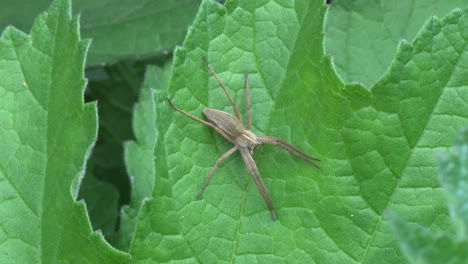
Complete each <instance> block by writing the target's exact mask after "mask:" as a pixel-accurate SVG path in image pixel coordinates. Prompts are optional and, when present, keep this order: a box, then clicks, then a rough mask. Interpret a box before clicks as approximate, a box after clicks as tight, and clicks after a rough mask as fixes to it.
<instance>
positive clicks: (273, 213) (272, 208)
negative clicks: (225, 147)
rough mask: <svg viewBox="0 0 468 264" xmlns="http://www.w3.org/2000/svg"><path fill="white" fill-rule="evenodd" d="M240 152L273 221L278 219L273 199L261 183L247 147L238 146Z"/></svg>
mask: <svg viewBox="0 0 468 264" xmlns="http://www.w3.org/2000/svg"><path fill="white" fill-rule="evenodd" d="M239 151H240V153H241V156H242V159H243V160H244V163H245V165H246V166H247V168H248V169H249V172H250V175H251V176H252V179H253V181H254V182H255V184H256V185H257V188H258V190H259V191H260V194H261V195H262V197H263V199H264V200H265V202H266V204H267V206H268V208H269V209H270V212H271V218H272V219H273V221H275V220H277V219H278V214H277V213H276V209H275V206H274V205H273V201H272V200H271V197H270V194H269V193H268V189H267V188H266V186H265V184H264V183H263V180H262V177H261V176H260V173H259V172H258V169H257V164H255V161H254V160H253V158H252V155H251V154H250V151H249V149H247V148H239Z"/></svg>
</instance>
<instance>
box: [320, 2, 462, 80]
mask: <svg viewBox="0 0 468 264" xmlns="http://www.w3.org/2000/svg"><path fill="white" fill-rule="evenodd" d="M465 5H466V1H464V0H452V1H427V0H393V1H386V0H377V1H367V0H354V1H349V0H333V3H332V4H331V6H330V11H329V12H328V14H327V22H326V29H325V31H326V32H327V34H326V38H325V48H326V51H327V53H328V54H331V55H332V56H333V62H334V64H335V67H336V70H337V72H338V74H339V75H340V77H341V78H343V80H344V81H345V82H361V83H362V84H364V85H365V86H366V87H368V88H370V87H372V86H373V85H374V84H375V83H376V82H377V81H378V80H379V79H380V78H381V77H382V75H383V74H384V73H385V71H387V70H388V66H389V65H390V64H391V62H392V60H393V59H394V56H395V50H396V48H397V46H398V43H399V42H400V40H401V39H406V40H408V41H412V40H413V39H414V37H415V36H416V34H417V33H418V31H419V30H420V29H421V26H422V25H423V24H424V22H425V21H426V20H427V19H428V18H429V17H430V16H439V17H444V16H445V15H446V14H447V13H448V12H449V11H451V10H453V9H455V8H456V7H463V6H465Z"/></svg>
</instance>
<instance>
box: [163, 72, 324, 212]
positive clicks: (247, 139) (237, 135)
mask: <svg viewBox="0 0 468 264" xmlns="http://www.w3.org/2000/svg"><path fill="white" fill-rule="evenodd" d="M207 66H208V70H209V71H210V72H211V74H213V76H214V77H215V79H216V80H217V81H218V83H219V85H220V86H221V88H223V90H224V93H225V94H226V96H227V97H228V99H229V101H230V102H231V105H232V107H233V108H234V112H235V114H236V117H234V116H232V115H231V114H228V113H226V112H223V111H219V110H215V109H210V108H207V109H205V110H203V114H204V115H205V116H206V118H207V119H208V121H209V122H207V121H205V120H202V119H200V118H198V117H196V116H193V115H191V114H189V113H187V112H185V111H183V110H181V109H179V108H178V107H176V106H175V105H174V104H173V103H172V102H171V101H170V100H169V99H167V101H168V102H169V104H170V106H171V107H172V108H173V109H174V110H175V111H177V112H179V113H181V114H183V115H184V116H186V117H188V118H191V119H193V120H195V121H197V122H199V123H202V124H204V125H206V126H208V127H211V128H212V129H214V130H215V131H216V132H218V133H219V134H220V135H221V136H223V137H224V138H225V139H227V140H228V141H229V142H231V143H232V144H234V147H232V148H231V149H230V150H228V151H227V152H226V153H224V154H223V155H222V156H221V157H220V158H219V159H218V161H216V163H215V165H214V166H213V168H212V169H211V172H210V174H209V175H208V178H207V179H206V181H205V184H203V187H202V188H201V190H200V192H199V193H198V197H200V196H201V195H202V194H203V192H204V191H205V189H206V187H207V186H208V184H209V183H210V181H211V179H212V178H213V175H214V173H215V172H216V170H217V169H218V167H219V165H220V164H221V162H223V161H224V160H225V159H227V158H228V157H229V156H231V155H232V154H233V153H234V152H236V150H239V151H240V153H241V156H242V159H243V160H244V163H245V165H246V166H247V169H248V170H249V172H250V174H251V176H252V179H253V181H254V182H255V184H256V185H257V188H258V190H259V191H260V193H261V195H262V197H263V199H264V200H265V202H266V204H267V205H268V208H269V209H270V212H271V217H272V218H273V220H276V219H278V214H277V212H276V209H275V207H274V205H273V201H272V200H271V197H270V194H269V193H268V190H267V188H266V186H265V184H264V183H263V180H262V177H261V176H260V173H259V172H258V169H257V165H256V164H255V161H254V160H253V158H252V155H253V152H254V150H255V148H256V147H257V146H258V145H261V144H269V145H274V146H278V147H281V148H283V149H285V150H287V151H289V152H290V153H291V154H293V155H295V156H297V157H299V158H301V159H303V160H304V161H306V162H308V163H310V164H311V165H312V166H314V167H316V168H319V166H318V165H317V163H318V161H319V159H317V158H314V157H311V156H309V155H307V154H305V153H303V152H302V151H300V150H299V149H297V148H296V147H294V146H292V145H291V144H289V143H287V142H286V141H284V140H281V139H279V138H275V137H269V136H258V135H255V134H254V133H252V132H251V131H250V129H251V126H252V115H251V112H250V81H249V76H248V74H247V73H245V88H246V97H247V127H246V128H245V127H244V125H243V122H242V117H241V114H240V112H239V108H238V107H237V105H236V103H235V102H234V100H233V99H232V97H231V95H230V94H229V92H228V90H227V87H226V85H224V83H223V81H222V80H221V79H220V78H219V76H218V75H217V74H216V72H215V71H214V70H213V68H211V66H210V65H208V63H207Z"/></svg>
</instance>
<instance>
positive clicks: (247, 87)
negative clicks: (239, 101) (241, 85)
mask: <svg viewBox="0 0 468 264" xmlns="http://www.w3.org/2000/svg"><path fill="white" fill-rule="evenodd" d="M245 95H246V97H247V129H248V130H250V129H251V128H252V112H250V80H249V74H248V73H247V72H245Z"/></svg>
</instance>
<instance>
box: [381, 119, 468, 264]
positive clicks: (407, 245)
mask: <svg viewBox="0 0 468 264" xmlns="http://www.w3.org/2000/svg"><path fill="white" fill-rule="evenodd" d="M438 160H439V162H438V163H439V167H440V182H441V185H442V187H443V189H444V192H445V195H446V197H447V204H448V208H449V212H450V218H451V221H452V225H453V227H454V230H455V235H453V233H452V232H446V231H445V232H443V231H439V230H438V231H431V230H430V229H429V228H425V227H423V226H421V225H418V224H414V223H409V222H407V221H405V220H403V219H402V218H401V217H399V216H397V215H395V214H391V215H390V216H391V223H392V227H393V229H394V231H395V233H396V235H397V237H398V240H399V242H400V245H401V248H402V250H403V252H404V253H405V255H406V256H407V258H408V260H410V262H411V263H460V264H461V263H466V260H467V259H468V253H467V251H466V249H467V248H468V239H467V238H468V237H467V233H466V232H467V226H468V225H467V224H468V213H467V207H466V204H467V202H468V201H467V199H468V190H467V187H468V127H465V128H464V129H462V130H461V131H460V132H459V133H458V135H457V138H456V142H455V146H454V147H453V150H452V151H451V153H449V154H440V155H439V157H438Z"/></svg>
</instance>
